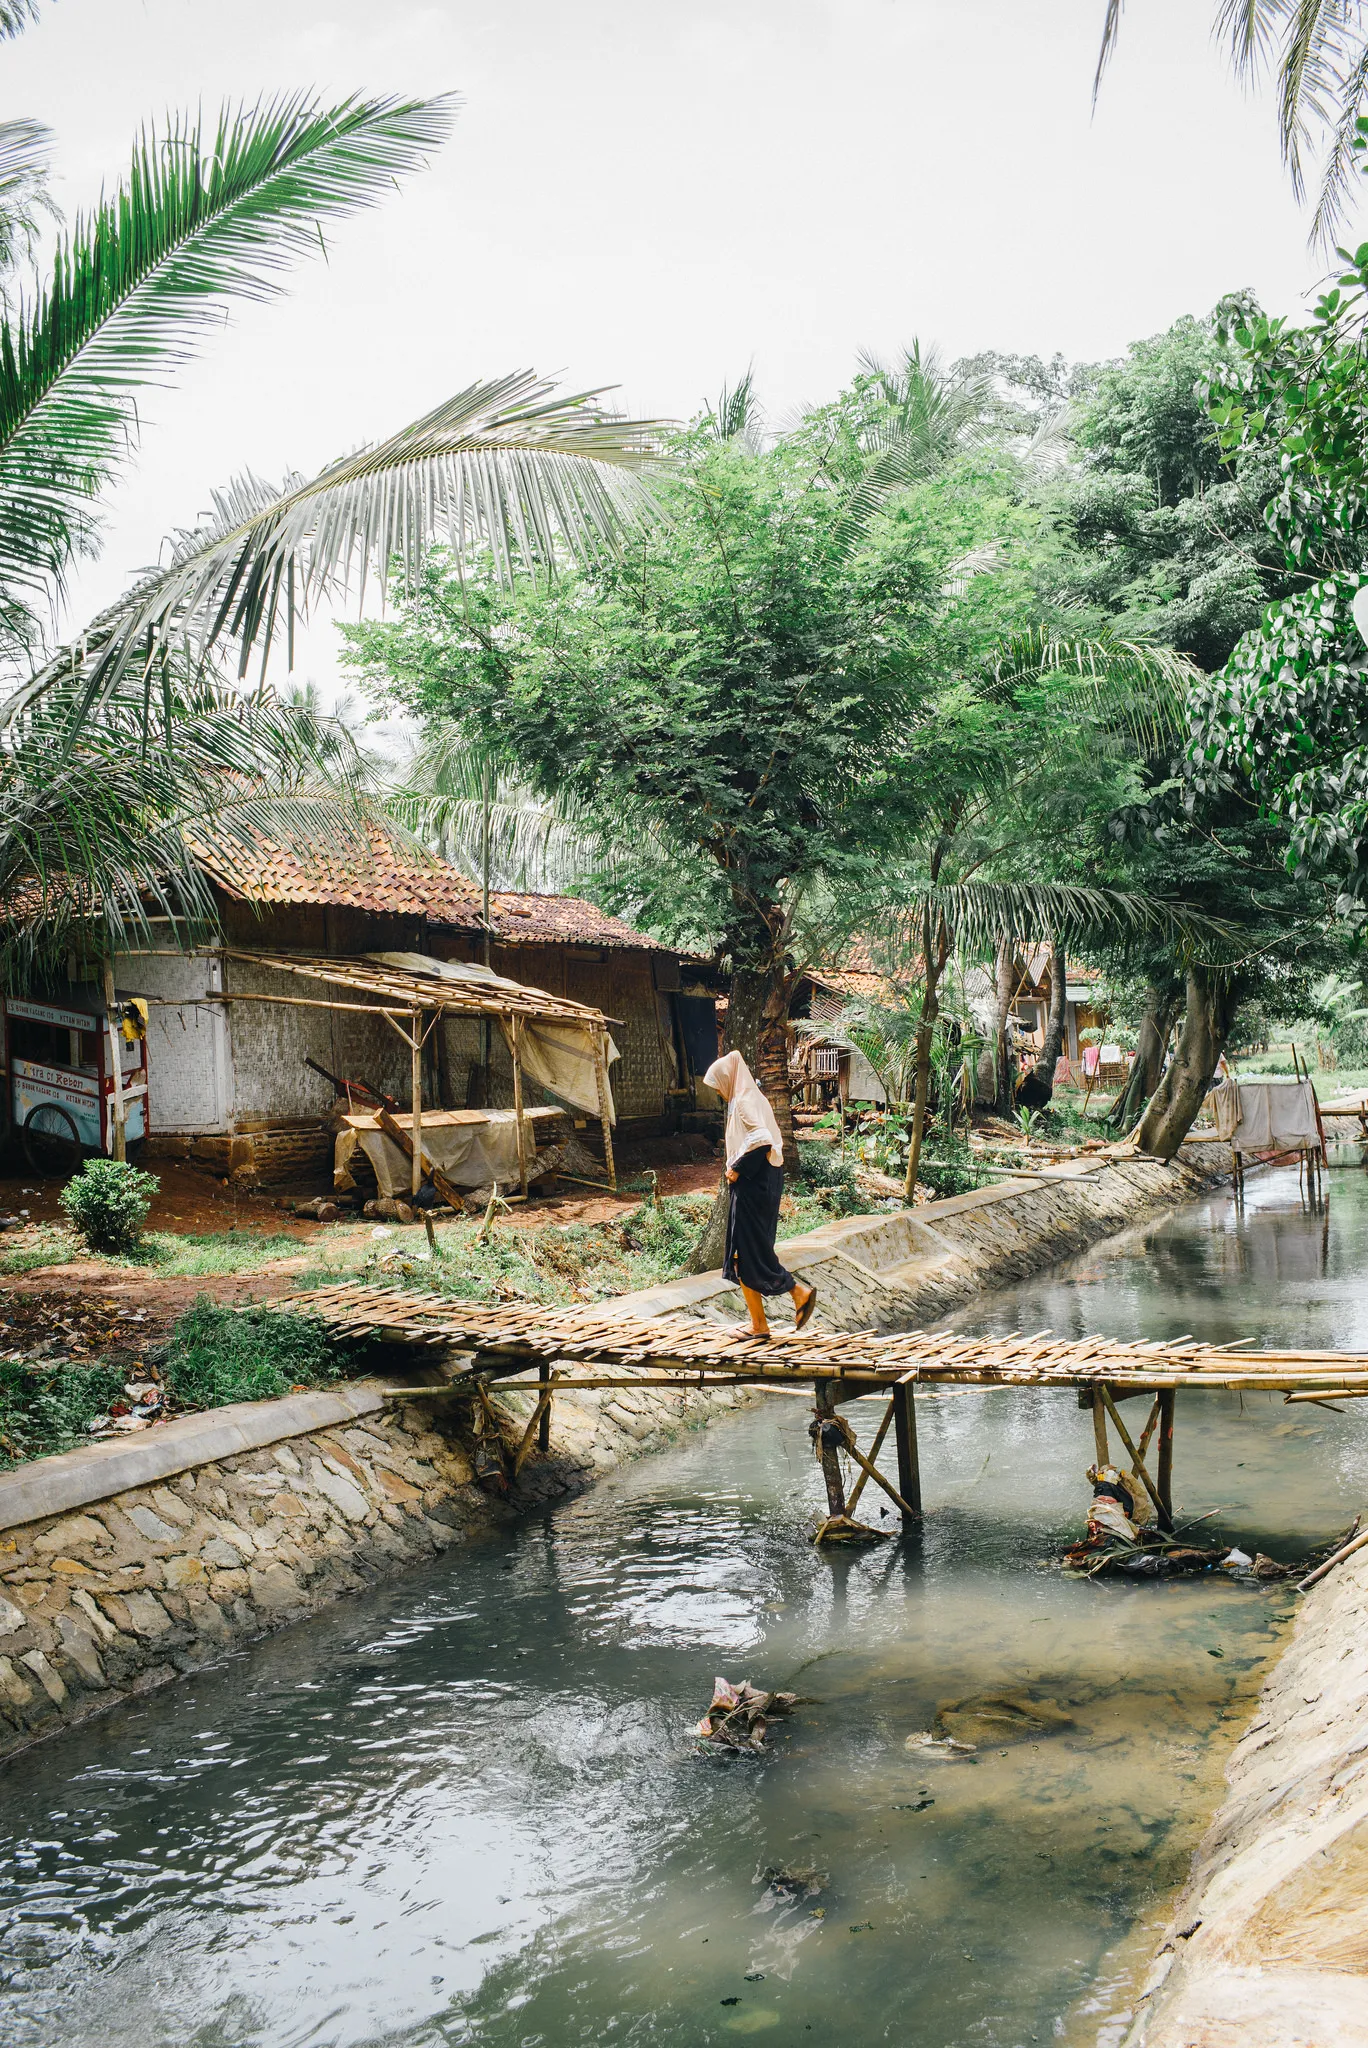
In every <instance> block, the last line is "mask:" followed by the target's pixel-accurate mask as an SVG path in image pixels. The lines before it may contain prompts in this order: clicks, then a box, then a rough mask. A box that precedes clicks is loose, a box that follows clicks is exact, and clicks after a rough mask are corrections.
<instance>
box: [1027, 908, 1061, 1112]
mask: <svg viewBox="0 0 1368 2048" xmlns="http://www.w3.org/2000/svg"><path fill="white" fill-rule="evenodd" d="M1068 1021H1069V990H1068V969H1067V963H1066V961H1065V959H1064V948H1063V947H1062V946H1052V947H1051V949H1050V1007H1049V1011H1048V1013H1047V1015H1046V1018H1045V1042H1044V1044H1043V1045H1042V1046H1041V1048H1040V1057H1039V1059H1038V1060H1037V1061H1036V1063H1035V1065H1034V1066H1033V1067H1032V1069H1031V1071H1030V1073H1029V1074H1028V1075H1027V1076H1026V1079H1025V1080H1024V1081H1023V1082H1022V1084H1021V1086H1020V1088H1019V1089H1018V1090H1017V1101H1018V1102H1019V1103H1020V1104H1021V1105H1022V1107H1023V1108H1024V1109H1044V1107H1045V1105H1046V1103H1048V1101H1049V1100H1050V1097H1051V1096H1052V1095H1053V1094H1054V1077H1055V1068H1056V1067H1057V1066H1058V1065H1059V1055H1060V1054H1061V1052H1062V1051H1063V1050H1064V1032H1065V1028H1066V1027H1067V1025H1068Z"/></svg>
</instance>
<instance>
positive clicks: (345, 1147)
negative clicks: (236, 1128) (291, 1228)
mask: <svg viewBox="0 0 1368 2048" xmlns="http://www.w3.org/2000/svg"><path fill="white" fill-rule="evenodd" d="M524 1116H525V1121H526V1123H527V1126H528V1131H527V1149H528V1153H529V1155H531V1154H532V1153H533V1152H535V1153H536V1155H537V1156H536V1158H535V1160H533V1159H532V1158H531V1157H530V1156H529V1159H528V1178H529V1179H531V1180H536V1179H538V1178H539V1177H540V1176H541V1175H542V1174H543V1173H551V1172H554V1170H555V1168H556V1166H557V1164H558V1163H559V1161H560V1156H561V1153H562V1152H563V1151H564V1149H565V1147H566V1145H567V1144H568V1142H569V1139H570V1135H571V1133H570V1130H569V1119H568V1118H567V1117H566V1114H565V1111H564V1110H562V1109H529V1110H527V1111H525V1113H524ZM394 1121H395V1122H396V1123H397V1124H398V1125H399V1126H400V1128H401V1129H402V1130H405V1131H407V1130H410V1129H411V1128H412V1124H413V1119H412V1118H411V1117H410V1116H409V1115H408V1114H407V1113H406V1112H401V1113H400V1114H399V1115H398V1116H396V1117H395V1119H394ZM358 1146H359V1147H360V1149H361V1150H362V1151H363V1152H364V1153H365V1155H366V1157H367V1159H369V1161H370V1163H371V1165H372V1167H373V1168H374V1170H375V1180H376V1185H377V1186H378V1188H379V1190H380V1192H381V1194H382V1195H397V1196H398V1197H399V1199H400V1200H401V1201H402V1200H405V1199H406V1198H407V1196H408V1193H409V1190H410V1188H411V1187H412V1185H413V1164H412V1161H411V1160H410V1159H409V1156H408V1154H407V1152H405V1151H404V1150H403V1148H402V1146H399V1145H396V1144H395V1142H394V1140H393V1138H390V1137H387V1136H386V1134H385V1133H384V1131H382V1130H381V1129H380V1126H379V1124H378V1123H377V1122H376V1120H375V1118H374V1117H373V1116H349V1117H344V1118H343V1121H342V1129H341V1130H340V1131H339V1132H338V1134H337V1146H336V1150H335V1152H334V1155H333V1186H334V1188H335V1189H336V1190H337V1192H338V1193H339V1194H342V1193H345V1192H346V1191H347V1190H348V1189H349V1188H354V1187H355V1186H356V1182H355V1180H354V1179H353V1178H352V1172H351V1165H352V1161H353V1159H354V1158H355V1156H356V1151H357V1148H358ZM423 1150H424V1152H425V1153H426V1154H427V1156H428V1158H429V1159H430V1160H431V1161H432V1163H433V1165H434V1166H435V1167H436V1168H437V1171H438V1172H439V1173H440V1174H442V1175H444V1177H445V1178H446V1179H447V1180H449V1181H451V1182H452V1184H453V1185H454V1186H456V1187H458V1188H483V1187H489V1186H490V1185H493V1186H496V1187H499V1188H509V1187H516V1186H517V1183H518V1177H519V1176H518V1121H517V1118H516V1117H515V1116H514V1114H513V1112H512V1110H511V1109H486V1110H472V1109H427V1110H424V1112H423Z"/></svg>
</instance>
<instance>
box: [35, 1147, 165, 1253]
mask: <svg viewBox="0 0 1368 2048" xmlns="http://www.w3.org/2000/svg"><path fill="white" fill-rule="evenodd" d="M160 1186H161V1182H160V1181H159V1180H158V1179H157V1176H156V1174H155V1173H141V1172H139V1170H138V1168H137V1167H136V1166H130V1165H129V1164H128V1162H127V1161H126V1160H123V1159H87V1161H86V1163H85V1165H84V1166H83V1167H82V1169H81V1171H80V1172H79V1173H78V1174H77V1175H76V1178H75V1179H74V1180H69V1181H68V1182H67V1184H66V1186H65V1187H64V1188H63V1189H62V1192H61V1194H60V1195H59V1196H58V1198H57V1199H58V1200H59V1202H60V1203H61V1205H62V1207H63V1208H64V1209H65V1210H66V1213H67V1215H68V1216H69V1217H70V1218H71V1220H72V1222H73V1223H74V1224H75V1226H76V1228H77V1230H79V1231H80V1233H81V1236H82V1237H83V1238H84V1239H85V1241H86V1243H87V1244H88V1245H89V1246H90V1249H91V1250H92V1251H93V1252H122V1253H124V1254H125V1255H126V1254H127V1253H129V1252H132V1251H136V1250H137V1248H138V1244H139V1241H140V1240H141V1238H142V1229H143V1225H144V1223H146V1221H147V1212H148V1210H149V1209H150V1208H151V1206H152V1197H153V1195H155V1194H156V1192H157V1189H158V1188H159V1187H160Z"/></svg>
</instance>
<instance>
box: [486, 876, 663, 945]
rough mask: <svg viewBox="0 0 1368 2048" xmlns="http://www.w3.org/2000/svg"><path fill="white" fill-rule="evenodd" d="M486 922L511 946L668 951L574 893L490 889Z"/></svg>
mask: <svg viewBox="0 0 1368 2048" xmlns="http://www.w3.org/2000/svg"><path fill="white" fill-rule="evenodd" d="M489 921H490V923H491V924H492V925H493V927H494V929H495V931H496V932H497V933H498V935H499V937H500V938H501V939H505V940H507V941H508V942H509V943H510V944H513V945H516V944H517V943H518V942H519V941H521V942H522V943H523V944H524V945H527V944H531V943H533V942H535V943H536V944H538V945H556V946H617V947H628V946H630V947H635V948H645V949H646V950H648V951H650V952H653V953H663V952H668V951H670V950H672V949H671V948H669V947H665V946H662V945H661V942H660V940H659V939H653V938H650V937H648V936H647V934H646V933H645V932H639V931H635V930H634V929H633V927H632V926H631V925H629V924H625V923H624V922H623V920H622V919H621V918H620V917H610V916H609V915H608V912H607V911H606V910H600V909H598V907H597V906H596V905H595V904H593V903H585V902H584V901H583V899H582V898H580V897H578V896H527V895H518V894H515V893H514V892H513V891H511V890H508V889H491V891H490V894H489Z"/></svg>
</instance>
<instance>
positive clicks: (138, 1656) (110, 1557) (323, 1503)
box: [0, 1385, 746, 1755]
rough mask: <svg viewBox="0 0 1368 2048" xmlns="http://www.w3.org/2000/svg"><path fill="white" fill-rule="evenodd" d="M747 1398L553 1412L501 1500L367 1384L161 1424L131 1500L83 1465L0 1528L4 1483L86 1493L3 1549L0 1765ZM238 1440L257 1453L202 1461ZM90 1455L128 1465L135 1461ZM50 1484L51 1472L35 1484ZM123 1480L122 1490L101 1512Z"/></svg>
mask: <svg viewBox="0 0 1368 2048" xmlns="http://www.w3.org/2000/svg"><path fill="white" fill-rule="evenodd" d="M745 1398H746V1396H745V1395H744V1394H738V1393H733V1392H731V1391H730V1390H718V1391H717V1392H709V1393H706V1394H682V1393H655V1394H652V1395H649V1396H648V1395H646V1394H645V1393H641V1394H638V1393H636V1392H634V1391H627V1392H620V1393H615V1394H612V1395H611V1396H605V1395H602V1394H595V1393H586V1394H582V1395H566V1396H565V1397H563V1398H560V1399H558V1400H557V1403H556V1417H555V1429H554V1434H553V1438H552V1451H551V1456H550V1457H549V1458H546V1459H537V1460H534V1461H533V1462H532V1463H530V1464H528V1465H527V1466H525V1467H524V1469H523V1472H522V1475H521V1477H520V1478H519V1480H518V1482H517V1486H516V1489H515V1491H514V1493H513V1495H512V1496H511V1497H510V1499H509V1500H507V1501H503V1500H500V1499H499V1498H497V1497H492V1496H491V1495H490V1494H488V1493H486V1492H484V1491H483V1490H482V1489H481V1488H480V1487H479V1486H477V1485H476V1483H475V1477H474V1472H473V1469H472V1465H471V1458H470V1452H469V1448H468V1446H467V1445H466V1444H464V1443H462V1441H461V1440H460V1438H459V1436H458V1435H457V1434H456V1432H455V1429H454V1427H453V1422H452V1418H451V1413H450V1404H449V1403H447V1402H445V1401H444V1400H441V1399H439V1400H436V1401H431V1402H427V1401H410V1402H405V1403H403V1404H402V1405H401V1406H393V1405H389V1406H387V1405H386V1403H385V1400H384V1396H383V1394H382V1392H381V1390H380V1389H378V1388H376V1387H367V1386H365V1385H358V1386H352V1387H347V1388H344V1389H339V1390H338V1392H337V1394H332V1393H325V1394H311V1395H295V1396H291V1397H288V1398H287V1399H286V1400H284V1401H271V1402H259V1403H252V1404H244V1406H243V1407H241V1408H238V1409H219V1410H216V1411H214V1412H212V1413H210V1414H207V1415H202V1416H200V1415H197V1416H188V1417H186V1418H184V1420H183V1421H182V1422H180V1423H170V1424H167V1425H166V1426H165V1428H164V1429H163V1430H161V1431H158V1432H149V1433H148V1435H147V1436H145V1437H142V1438H139V1439H137V1440H136V1450H137V1452H138V1453H141V1454H143V1455H144V1457H145V1460H146V1462H147V1464H148V1466H149V1467H150V1468H152V1469H151V1470H150V1471H149V1474H148V1478H147V1483H145V1484H141V1485H133V1486H129V1485H127V1483H126V1479H127V1474H126V1472H125V1473H124V1474H122V1475H120V1473H119V1470H118V1467H117V1466H116V1465H113V1464H112V1463H111V1464H109V1465H108V1468H107V1470H106V1473H105V1477H104V1484H103V1488H102V1497H99V1496H98V1495H97V1494H96V1493H95V1488H96V1487H97V1486H98V1484H99V1482H98V1479H96V1480H92V1479H91V1477H90V1474H89V1471H88V1469H87V1470H86V1471H85V1472H84V1473H83V1472H82V1471H81V1469H80V1467H81V1464H82V1462H84V1464H85V1465H86V1467H87V1468H88V1467H89V1466H90V1464H91V1463H94V1462H96V1461H95V1459H94V1457H93V1454H92V1452H90V1451H76V1452H72V1453H70V1454H68V1456H67V1457H66V1458H63V1459H56V1458H53V1459H40V1460H38V1461H37V1462H36V1463H35V1464H34V1465H32V1466H29V1467H25V1468H21V1470H20V1471H18V1472H15V1473H10V1474H6V1475H5V1476H4V1478H3V1479H0V1511H3V1509H4V1507H5V1505H6V1504H5V1502H4V1499H3V1495H4V1489H5V1488H6V1487H7V1486H10V1487H13V1486H14V1483H15V1482H21V1483H22V1484H23V1485H24V1487H25V1488H26V1489H27V1505H28V1507H30V1508H31V1507H32V1506H33V1505H35V1504H36V1503H35V1483H36V1482H37V1481H39V1480H40V1479H42V1478H44V1477H49V1476H51V1477H53V1478H54V1479H55V1480H56V1481H57V1482H58V1486H57V1489H56V1490H60V1491H63V1492H65V1493H67V1494H71V1492H72V1483H73V1480H74V1479H83V1480H84V1485H83V1487H82V1489H81V1493H82V1496H83V1504H82V1505H81V1506H80V1507H79V1508H78V1509H77V1511H76V1512H74V1513H70V1512H67V1513H62V1514H59V1515H43V1516H40V1517H38V1518H36V1519H32V1520H26V1521H24V1522H22V1523H20V1524H18V1525H16V1526H12V1527H10V1528H8V1529H7V1530H6V1532H5V1533H4V1534H3V1535H0V1755H3V1754H6V1753H8V1752H10V1751H13V1750H15V1749H19V1748H23V1747H25V1746H26V1745H27V1744H28V1743H29V1742H31V1741H33V1740H35V1739H37V1738H38V1737H41V1736H43V1735H47V1734H50V1733H53V1732H55V1731H56V1730H57V1729H59V1728H61V1727H62V1726H64V1725H68V1724H70V1723H71V1722H73V1721H78V1720H83V1719H85V1718H86V1717H87V1716H88V1715H90V1714H92V1713H98V1712H100V1711H101V1709H102V1708H104V1707H106V1706H108V1705H110V1704H111V1703H112V1702H113V1701H114V1700H115V1699H117V1698H119V1697H122V1696H125V1695H127V1694H129V1693H135V1692H142V1691H146V1690H148V1689H149V1688H150V1687H152V1686H156V1685H161V1684H164V1683H166V1682H167V1681H168V1680H170V1679H173V1678H177V1677H180V1676H181V1675H183V1674H184V1673H186V1672H189V1671H193V1670H195V1669H197V1668H198V1667H199V1666H201V1665H204V1664H207V1663H212V1662H213V1661H214V1660H215V1659H217V1658H219V1657H221V1656H222V1655H223V1654H224V1652H225V1651H227V1650H230V1649H232V1648H233V1647H234V1646H235V1645H237V1644H240V1643H243V1642H246V1641H248V1640H249V1639H251V1638H252V1637H254V1636H259V1635H262V1634H264V1633H265V1632H266V1631H267V1630H269V1629H272V1628H276V1627H279V1626H280V1625H281V1624H282V1623H284V1622H288V1621H294V1620H297V1619H298V1618H299V1617H300V1616H301V1615H304V1614H308V1613H311V1612H313V1611H314V1610H315V1609H317V1608H318V1607H321V1606H323V1605H324V1604H325V1603H326V1602H328V1601H330V1600H334V1599H336V1598H338V1597H339V1595H342V1594H345V1593H349V1592H354V1591H357V1590H358V1589H360V1588H361V1587H364V1586H368V1585H372V1584H374V1583H375V1582H376V1581H377V1580H379V1579H382V1578H385V1577H387V1576H389V1575H390V1574H392V1573H393V1572H395V1571H398V1570H400V1569H402V1568H403V1567H404V1566H405V1565H407V1564H410V1563H413V1562H416V1561H417V1560H419V1559H421V1558H429V1557H432V1556H433V1555H434V1554H435V1553H436V1552H437V1551H439V1550H445V1549H447V1548H448V1547H449V1546H450V1545H451V1544H453V1543H455V1542H457V1541H459V1540H460V1538H461V1537H462V1536H463V1535H464V1534H466V1533H467V1532H469V1531H471V1530H473V1529H475V1528H478V1527H488V1526H489V1524H490V1523H491V1521H498V1520H499V1519H501V1518H511V1517H512V1516H514V1515H515V1514H517V1513H518V1512H519V1511H525V1510H526V1509H527V1508H529V1507H531V1506H534V1505H536V1504H537V1503H539V1502H543V1501H547V1500H551V1499H555V1498H557V1497H559V1496H562V1495H565V1494H568V1493H573V1492H576V1491H578V1490H580V1489H581V1488H583V1487H584V1486H585V1485H587V1484H588V1483H589V1482H590V1480H592V1479H594V1478H596V1477H597V1476H598V1475H600V1474H601V1473H604V1472H608V1471H611V1470H612V1468H613V1467H614V1466H615V1465H616V1464H618V1463H619V1462H620V1461H621V1459H622V1458H624V1457H626V1456H631V1455H634V1454H636V1453H637V1452H640V1451H647V1450H652V1449H656V1448H659V1447H660V1446H661V1445H662V1444H663V1443H664V1442H666V1441H667V1440H668V1439H669V1437H670V1436H672V1435H674V1434H675V1433H676V1432H677V1431H678V1430H679V1429H680V1428H681V1427H685V1426H688V1425H689V1424H692V1423H695V1422H700V1421H705V1420H707V1419H708V1418H709V1417H710V1416H712V1415H714V1414H718V1413H721V1412H722V1411H724V1410H727V1409H730V1408H732V1407H734V1406H735V1405H736V1404H737V1402H738V1401H740V1400H744V1399H745ZM329 1405H331V1406H332V1407H333V1408H335V1409H336V1410H337V1411H338V1415H339V1419H337V1420H336V1421H335V1422H334V1423H333V1425H332V1426H331V1427H327V1428H319V1427H317V1426H315V1427H313V1428H309V1427H308V1422H309V1419H310V1417H309V1411H310V1410H311V1409H312V1410H313V1411H314V1416H313V1419H314V1420H315V1422H316V1421H317V1419H318V1414H317V1411H319V1410H321V1409H324V1408H326V1407H328V1406H329ZM530 1407H531V1397H530V1396H528V1395H509V1396H505V1397H504V1398H503V1400H502V1402H501V1403H500V1408H501V1412H502V1414H503V1416H504V1418H505V1423H506V1429H505V1436H506V1439H507V1440H508V1441H510V1443H513V1444H516V1441H517V1439H518V1437H519V1436H520V1435H521V1431H522V1424H523V1421H524V1419H525V1416H526V1413H527V1411H528V1410H529V1409H530ZM268 1411H273V1413H271V1412H268ZM281 1411H285V1412H283V1413H282V1412H281ZM253 1425H255V1428H256V1430H257V1432H258V1433H259V1434H263V1435H265V1436H267V1437H268V1438H269V1439H270V1440H269V1441H268V1442H265V1443H263V1444H262V1445H261V1447H260V1448H247V1449H245V1450H237V1449H234V1450H233V1451H232V1452H231V1454H230V1455H227V1456H224V1455H219V1456H212V1452H213V1451H214V1449H216V1448H217V1449H219V1450H220V1452H221V1451H222V1447H223V1446H224V1444H232V1443H233V1441H234V1439H235V1437H237V1436H240V1435H245V1434H246V1433H247V1431H248V1430H249V1429H250V1428H251V1427H252V1426H253ZM301 1426H302V1427H303V1428H304V1430H305V1431H306V1433H304V1434H299V1433H297V1432H298V1430H299V1429H300V1428H301ZM172 1431H179V1432H180V1435H179V1437H178V1438H172V1436H171V1432H172ZM197 1432H198V1434H199V1439H200V1440H199V1443H198V1445H197V1443H196V1433H197ZM158 1437H161V1438H163V1439H169V1441H165V1440H164V1441H162V1442H160V1443H159V1442H157V1438H158ZM99 1449H100V1450H105V1449H109V1450H111V1451H118V1452H122V1453H124V1454H125V1461H126V1460H127V1455H128V1454H129V1453H131V1452H133V1450H134V1445H133V1444H128V1445H120V1446H113V1445H111V1446H103V1445H102V1446H100V1447H99ZM197 1450H198V1453H199V1456H198V1457H197V1456H196V1452H197ZM206 1454H210V1455H209V1457H208V1462H206V1461H205V1455H206ZM58 1465H61V1466H63V1467H64V1468H65V1470H64V1471H63V1472H62V1473H60V1474H56V1475H45V1474H43V1472H42V1467H43V1466H58ZM168 1465H169V1466H170V1468H171V1469H170V1471H169V1472H166V1473H165V1475H164V1476H161V1477H155V1476H153V1472H155V1468H156V1467H157V1466H161V1467H163V1468H165V1467H167V1466H168ZM120 1476H122V1477H123V1479H124V1481H125V1483H124V1484H123V1486H122V1490H120V1491H118V1492H115V1493H111V1492H110V1490H109V1488H110V1483H111V1481H113V1482H115V1483H117V1481H118V1479H119V1478H120ZM18 1498H20V1499H21V1500H22V1499H23V1498H24V1496H18ZM12 1504H13V1503H12V1502H11V1505H12Z"/></svg>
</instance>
